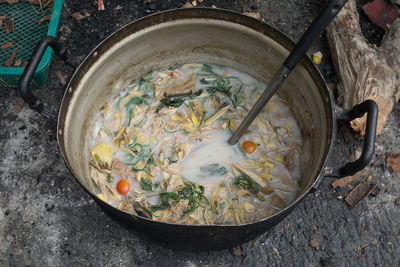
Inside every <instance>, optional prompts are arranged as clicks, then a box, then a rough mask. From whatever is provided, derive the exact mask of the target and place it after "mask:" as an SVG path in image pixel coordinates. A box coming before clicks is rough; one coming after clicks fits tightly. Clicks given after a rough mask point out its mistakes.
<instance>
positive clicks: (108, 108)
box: [104, 102, 110, 115]
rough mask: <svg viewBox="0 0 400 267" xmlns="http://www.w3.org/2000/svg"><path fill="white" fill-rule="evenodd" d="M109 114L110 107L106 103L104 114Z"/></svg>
mask: <svg viewBox="0 0 400 267" xmlns="http://www.w3.org/2000/svg"><path fill="white" fill-rule="evenodd" d="M108 113H110V105H109V104H108V103H107V102H106V103H104V114H106V115H108Z"/></svg>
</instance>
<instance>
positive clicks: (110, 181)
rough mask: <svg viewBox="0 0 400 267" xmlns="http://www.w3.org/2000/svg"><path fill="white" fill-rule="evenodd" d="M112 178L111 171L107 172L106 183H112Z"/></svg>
mask: <svg viewBox="0 0 400 267" xmlns="http://www.w3.org/2000/svg"><path fill="white" fill-rule="evenodd" d="M112 180H113V178H112V177H111V173H109V174H108V175H107V183H109V184H111V183H112Z"/></svg>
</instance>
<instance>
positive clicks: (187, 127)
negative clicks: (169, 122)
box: [185, 124, 196, 132]
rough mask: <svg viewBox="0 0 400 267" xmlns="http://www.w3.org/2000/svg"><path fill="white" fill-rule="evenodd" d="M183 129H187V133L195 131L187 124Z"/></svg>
mask: <svg viewBox="0 0 400 267" xmlns="http://www.w3.org/2000/svg"><path fill="white" fill-rule="evenodd" d="M185 128H186V129H187V130H189V131H192V132H193V131H195V130H196V129H195V128H193V127H192V126H190V125H189V124H186V125H185Z"/></svg>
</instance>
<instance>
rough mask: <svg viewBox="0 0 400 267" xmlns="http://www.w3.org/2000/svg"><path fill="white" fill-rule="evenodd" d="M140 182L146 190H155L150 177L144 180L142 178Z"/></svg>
mask: <svg viewBox="0 0 400 267" xmlns="http://www.w3.org/2000/svg"><path fill="white" fill-rule="evenodd" d="M140 184H141V185H142V188H143V189H144V190H146V191H152V190H153V186H152V184H151V180H150V179H145V178H142V180H140Z"/></svg>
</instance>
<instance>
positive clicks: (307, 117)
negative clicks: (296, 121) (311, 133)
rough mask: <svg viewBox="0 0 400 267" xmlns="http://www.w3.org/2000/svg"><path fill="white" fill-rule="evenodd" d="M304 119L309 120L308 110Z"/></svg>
mask: <svg viewBox="0 0 400 267" xmlns="http://www.w3.org/2000/svg"><path fill="white" fill-rule="evenodd" d="M306 120H310V113H308V111H306Z"/></svg>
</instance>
